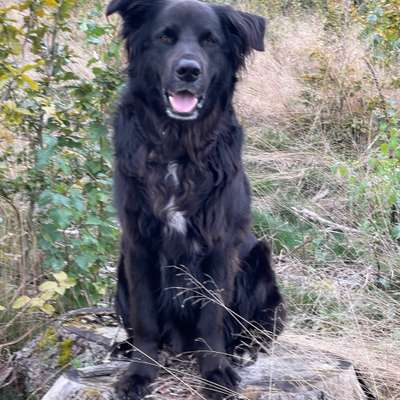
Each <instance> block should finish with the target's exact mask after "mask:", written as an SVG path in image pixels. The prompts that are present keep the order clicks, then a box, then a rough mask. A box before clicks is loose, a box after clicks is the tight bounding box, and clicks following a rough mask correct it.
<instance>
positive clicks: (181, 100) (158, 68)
mask: <svg viewBox="0 0 400 400" xmlns="http://www.w3.org/2000/svg"><path fill="white" fill-rule="evenodd" d="M115 12H118V13H119V14H120V15H121V17H122V19H123V30H122V34H123V37H124V38H125V40H126V47H127V50H128V57H129V75H130V78H131V79H132V80H133V81H134V90H135V95H137V96H139V97H140V98H141V100H142V101H143V102H144V104H147V105H148V106H151V109H153V110H156V112H157V113H158V114H159V115H160V113H161V115H164V116H168V117H169V118H172V119H175V120H195V119H198V118H201V117H202V116H203V115H207V114H208V113H209V112H210V111H211V110H213V109H214V108H215V107H225V106H226V105H227V104H228V102H229V101H230V98H231V95H232V91H233V86H234V82H235V76H236V74H237V72H238V70H239V69H240V68H241V67H243V66H244V63H245V58H246V57H247V56H248V55H249V54H250V53H251V52H252V51H253V50H259V51H262V50H264V43H263V40H264V32H265V21H264V19H263V18H261V17H259V16H256V15H253V14H249V13H246V12H241V11H236V10H234V9H233V8H231V7H230V6H220V5H210V4H207V3H202V2H200V1H197V0H112V1H111V3H110V4H109V6H108V8H107V12H106V13H107V15H111V14H113V13H115Z"/></svg>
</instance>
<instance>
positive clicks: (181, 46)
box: [107, 0, 284, 399]
mask: <svg viewBox="0 0 400 400" xmlns="http://www.w3.org/2000/svg"><path fill="white" fill-rule="evenodd" d="M114 12H118V13H119V14H120V15H121V17H122V19H123V30H122V34H123V37H124V39H125V41H126V48H127V54H128V60H129V69H128V75H129V81H128V85H127V89H126V91H125V93H124V95H123V96H122V100H121V103H120V105H119V109H118V112H117V116H116V120H115V137H114V145H115V176H114V183H115V198H116V206H117V209H118V213H119V218H120V221H121V225H122V229H123V236H122V245H121V258H120V264H119V270H118V291H117V311H118V313H119V315H120V316H121V317H122V320H123V323H124V325H125V328H126V330H127V332H128V335H129V336H130V337H133V336H134V339H133V342H132V343H134V346H135V351H134V352H133V354H132V357H133V360H134V361H133V362H132V363H131V365H130V368H129V369H128V371H127V372H126V373H125V375H124V376H123V377H122V378H121V379H120V381H119V382H118V384H117V387H116V390H117V393H118V395H119V397H120V398H121V399H140V398H142V397H143V396H144V395H145V394H146V393H148V384H149V383H150V382H151V381H152V380H154V379H155V378H156V376H157V373H158V368H157V366H156V365H155V364H156V360H157V353H158V350H159V348H160V347H161V346H162V345H165V344H166V345H169V346H172V347H173V349H174V350H175V351H177V352H181V351H186V350H191V351H196V354H197V357H198V363H199V368H200V373H201V375H202V377H203V378H204V379H205V380H208V381H210V385H212V384H214V385H215V386H218V385H219V389H216V391H213V390H212V389H211V388H209V389H208V390H207V393H206V394H207V396H208V397H209V398H213V399H221V398H225V397H226V396H227V395H228V394H229V393H232V392H233V391H234V390H235V388H236V387H237V383H238V375H237V374H236V372H235V371H234V369H233V368H232V366H231V363H230V357H229V356H227V355H225V354H228V355H229V354H232V353H234V352H235V351H236V350H237V349H241V348H242V345H243V344H246V343H247V344H248V345H249V344H250V342H251V335H249V334H248V328H249V327H252V328H256V330H257V327H258V329H262V331H263V332H269V333H270V336H271V337H273V336H275V335H277V334H279V333H280V331H281V330H282V321H283V319H284V310H283V307H282V298H281V296H280V294H279V291H278V288H277V285H276V281H275V276H274V273H273V271H272V268H271V262H270V251H269V248H268V246H267V245H266V244H265V243H264V242H257V240H256V238H255V237H254V235H253V234H252V233H251V231H250V224H251V216H250V188H249V183H248V180H247V177H246V174H245V172H244V169H243V165H242V154H241V153H242V143H243V132H242V129H241V127H240V125H239V123H238V122H237V120H236V116H235V113H234V110H233V107H232V96H233V92H234V88H235V83H236V75H237V73H238V71H239V70H240V69H241V67H244V62H245V58H246V56H248V55H249V54H250V53H251V52H252V51H253V50H259V51H262V50H263V48H264V45H263V38H264V31H265V22H264V19H263V18H261V17H258V16H256V15H252V14H248V13H245V12H239V11H235V10H234V9H232V8H231V7H227V6H214V5H209V4H206V3H202V2H199V1H196V0H153V1H150V0H113V1H112V2H111V3H110V5H109V6H108V9H107V15H110V14H113V13H114ZM246 321H247V322H246ZM221 388H222V389H224V390H221ZM221 392H225V393H221Z"/></svg>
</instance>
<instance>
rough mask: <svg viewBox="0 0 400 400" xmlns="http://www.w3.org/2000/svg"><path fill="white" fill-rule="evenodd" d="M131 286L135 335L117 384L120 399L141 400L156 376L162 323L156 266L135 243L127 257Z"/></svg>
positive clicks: (130, 310) (129, 311)
mask: <svg viewBox="0 0 400 400" xmlns="http://www.w3.org/2000/svg"><path fill="white" fill-rule="evenodd" d="M124 263H126V264H125V266H124V267H125V276H126V277H127V280H128V288H129V299H128V304H129V310H128V319H129V323H130V327H131V330H132V331H133V335H134V340H133V343H134V349H133V352H132V362H131V364H130V365H129V367H128V369H127V371H126V372H125V373H124V374H123V375H122V377H121V378H120V379H119V381H118V382H117V384H116V392H117V395H118V398H119V399H121V400H139V399H142V398H143V397H144V396H145V395H146V394H148V392H149V389H148V386H149V384H150V383H151V382H152V381H153V380H154V379H155V378H156V377H157V374H158V367H157V365H156V364H157V355H158V346H159V326H158V318H157V307H156V302H157V273H158V271H157V268H156V264H155V262H154V260H153V259H152V257H151V255H150V254H148V252H147V251H146V250H145V248H144V247H141V246H138V245H135V246H134V247H133V248H130V249H127V251H126V255H125V256H124Z"/></svg>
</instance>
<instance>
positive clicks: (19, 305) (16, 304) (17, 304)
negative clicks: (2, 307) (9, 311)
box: [12, 296, 31, 310]
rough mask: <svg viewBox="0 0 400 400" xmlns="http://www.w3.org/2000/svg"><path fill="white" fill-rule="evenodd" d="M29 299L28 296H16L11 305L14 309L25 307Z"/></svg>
mask: <svg viewBox="0 0 400 400" xmlns="http://www.w3.org/2000/svg"><path fill="white" fill-rule="evenodd" d="M30 301H31V298H30V297H28V296H20V297H18V299H17V300H15V301H14V304H13V305H12V308H13V309H14V310H19V309H21V308H23V307H25V306H26V305H27V304H28V303H29V302H30Z"/></svg>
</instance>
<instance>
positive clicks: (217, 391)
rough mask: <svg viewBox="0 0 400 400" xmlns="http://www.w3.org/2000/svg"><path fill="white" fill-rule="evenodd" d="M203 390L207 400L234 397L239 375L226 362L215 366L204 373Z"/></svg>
mask: <svg viewBox="0 0 400 400" xmlns="http://www.w3.org/2000/svg"><path fill="white" fill-rule="evenodd" d="M203 378H204V379H205V380H206V381H207V382H205V387H204V392H205V394H206V396H207V399H209V400H222V399H236V398H237V396H238V393H237V392H236V390H237V387H238V384H239V382H240V377H239V375H238V374H237V373H236V372H235V370H234V369H233V368H232V367H231V366H230V365H229V363H228V362H226V363H224V365H223V366H221V367H219V368H215V369H213V370H211V371H208V372H207V373H205V374H204V376H203Z"/></svg>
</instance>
